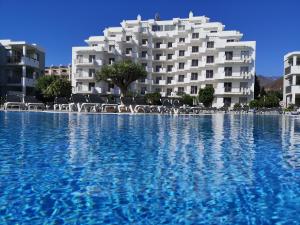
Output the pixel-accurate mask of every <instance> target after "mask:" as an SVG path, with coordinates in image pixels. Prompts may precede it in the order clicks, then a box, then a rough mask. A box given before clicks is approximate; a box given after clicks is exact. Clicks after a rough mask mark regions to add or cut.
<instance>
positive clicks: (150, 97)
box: [145, 93, 161, 105]
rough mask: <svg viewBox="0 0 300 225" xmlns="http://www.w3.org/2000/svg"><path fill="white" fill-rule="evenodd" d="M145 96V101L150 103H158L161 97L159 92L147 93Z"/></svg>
mask: <svg viewBox="0 0 300 225" xmlns="http://www.w3.org/2000/svg"><path fill="white" fill-rule="evenodd" d="M145 98H146V101H147V102H148V103H149V104H150V105H160V104H161V102H160V99H161V95H160V93H147V94H145Z"/></svg>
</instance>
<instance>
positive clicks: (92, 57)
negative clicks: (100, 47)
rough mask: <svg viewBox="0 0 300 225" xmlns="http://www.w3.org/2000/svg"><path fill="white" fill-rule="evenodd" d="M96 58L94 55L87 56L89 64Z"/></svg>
mask: <svg viewBox="0 0 300 225" xmlns="http://www.w3.org/2000/svg"><path fill="white" fill-rule="evenodd" d="M95 59H96V56H95V55H89V62H90V63H93V62H95Z"/></svg>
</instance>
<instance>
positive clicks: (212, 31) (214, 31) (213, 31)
mask: <svg viewBox="0 0 300 225" xmlns="http://www.w3.org/2000/svg"><path fill="white" fill-rule="evenodd" d="M217 32H218V31H216V30H211V31H210V33H217Z"/></svg>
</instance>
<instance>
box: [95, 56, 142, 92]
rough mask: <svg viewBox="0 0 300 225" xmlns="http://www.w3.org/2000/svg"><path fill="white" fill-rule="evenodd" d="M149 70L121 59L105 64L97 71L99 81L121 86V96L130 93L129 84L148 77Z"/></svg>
mask: <svg viewBox="0 0 300 225" xmlns="http://www.w3.org/2000/svg"><path fill="white" fill-rule="evenodd" d="M146 76H147V72H146V71H145V69H144V67H143V66H142V65H141V64H139V63H135V62H132V61H128V60H125V61H121V62H117V63H114V64H112V65H104V66H102V68H101V69H100V71H97V73H96V79H97V81H105V82H107V83H112V84H114V85H116V86H118V87H119V88H120V91H121V97H123V96H126V94H127V93H128V87H129V85H130V84H131V83H132V82H134V81H136V80H138V79H143V78H146Z"/></svg>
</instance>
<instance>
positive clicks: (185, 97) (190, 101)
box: [181, 94, 194, 106]
mask: <svg viewBox="0 0 300 225" xmlns="http://www.w3.org/2000/svg"><path fill="white" fill-rule="evenodd" d="M181 97H182V103H183V104H185V105H189V106H193V105H194V97H192V96H190V95H188V94H183V95H182V96H181Z"/></svg>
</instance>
